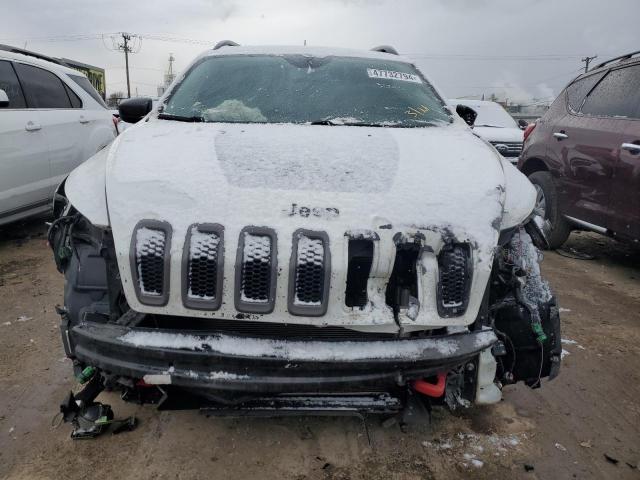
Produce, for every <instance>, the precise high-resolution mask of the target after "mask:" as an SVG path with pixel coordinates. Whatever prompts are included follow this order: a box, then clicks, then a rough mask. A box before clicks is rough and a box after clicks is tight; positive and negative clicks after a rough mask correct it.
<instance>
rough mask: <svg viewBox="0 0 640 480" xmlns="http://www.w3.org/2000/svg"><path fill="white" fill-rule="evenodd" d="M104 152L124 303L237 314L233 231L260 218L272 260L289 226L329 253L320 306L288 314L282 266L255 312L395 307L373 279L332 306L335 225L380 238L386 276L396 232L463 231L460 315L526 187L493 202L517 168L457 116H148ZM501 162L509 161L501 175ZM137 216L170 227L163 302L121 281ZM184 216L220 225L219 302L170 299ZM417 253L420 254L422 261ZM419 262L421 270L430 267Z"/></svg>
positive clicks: (379, 317)
mask: <svg viewBox="0 0 640 480" xmlns="http://www.w3.org/2000/svg"><path fill="white" fill-rule="evenodd" d="M105 156H106V162H105V163H106V169H105V182H106V199H107V207H108V214H109V222H110V224H111V228H112V231H113V235H114V241H115V246H116V251H117V255H118V263H119V268H120V273H121V277H122V279H123V286H124V289H125V294H126V296H127V300H128V302H129V304H130V305H131V306H132V308H134V309H135V310H138V311H142V312H162V313H171V314H177V315H189V316H215V317H223V318H230V317H231V318H236V316H237V313H238V312H237V311H235V310H234V307H233V305H234V300H233V298H234V297H233V272H234V261H235V251H236V248H237V246H238V238H239V235H240V231H241V230H242V229H243V228H244V227H246V226H263V227H269V228H272V229H274V230H275V231H276V234H277V247H278V257H277V258H278V265H279V266H281V268H280V269H279V271H280V272H285V271H286V267H287V266H288V265H289V260H290V257H291V248H292V236H293V234H294V232H295V231H296V230H298V229H301V228H304V229H308V230H313V231H322V232H326V233H327V235H328V238H329V242H330V246H331V247H330V248H331V255H332V258H331V263H332V271H331V296H332V298H331V301H330V302H329V310H328V312H327V314H326V315H324V316H321V317H317V318H312V317H294V316H291V315H288V313H287V308H286V307H287V304H286V298H287V281H286V278H283V281H279V282H278V284H277V296H276V309H275V311H274V312H273V313H272V314H270V315H266V316H265V317H270V318H265V320H270V321H276V316H277V315H282V316H285V315H286V317H287V318H286V321H287V322H289V323H296V322H297V323H313V324H319V325H323V324H343V325H351V326H355V327H357V326H358V325H371V324H374V325H378V326H380V328H382V329H384V328H387V327H389V328H392V327H391V326H394V325H395V322H394V319H393V315H392V314H391V312H390V311H387V310H388V309H385V307H384V305H382V307H381V306H380V304H381V303H382V304H384V300H383V296H384V291H383V290H382V291H381V292H378V293H380V295H382V297H380V298H377V299H370V300H371V301H372V302H373V305H372V306H371V308H369V309H364V310H363V311H359V312H354V311H352V309H348V308H346V307H345V306H344V304H345V302H344V285H345V281H346V265H347V257H346V255H347V248H346V245H347V241H346V237H345V234H357V233H361V232H373V233H374V234H375V236H377V237H378V238H379V245H380V248H379V253H380V257H379V258H377V257H376V259H375V260H374V261H375V262H377V263H376V265H374V271H375V272H378V274H379V276H380V277H381V278H383V280H385V282H386V280H388V275H389V274H390V273H391V269H392V267H393V259H394V255H395V253H394V252H395V246H394V243H393V238H394V236H397V234H398V233H401V234H403V235H405V236H406V237H408V238H412V237H413V236H415V235H419V236H420V237H422V238H425V244H426V245H428V246H429V247H430V248H429V249H432V250H433V252H431V255H437V253H438V251H439V250H440V248H441V246H442V244H443V241H444V239H445V237H452V236H453V237H454V238H455V239H456V240H457V241H462V242H469V243H470V245H471V246H472V248H473V261H474V275H473V290H474V292H475V293H472V296H471V298H470V301H469V307H468V309H467V313H466V314H465V315H464V316H462V317H458V318H452V319H447V321H446V323H447V324H448V325H455V324H458V325H464V324H469V323H471V322H472V321H473V320H474V319H475V316H476V315H477V311H478V309H479V306H480V301H481V298H482V292H483V291H484V286H485V285H486V282H487V280H488V275H489V273H490V270H491V259H492V255H493V249H494V247H495V245H496V242H497V237H498V233H499V230H500V226H501V223H502V227H503V228H504V226H505V222H506V223H509V222H511V223H513V221H514V218H516V219H517V218H518V217H523V216H526V215H527V214H528V213H529V211H530V208H531V206H532V205H530V203H531V202H532V198H533V196H534V195H533V193H532V192H528V191H527V190H526V189H527V188H530V186H527V185H528V182H526V179H525V180H524V182H525V183H523V184H522V185H518V190H519V191H520V192H521V193H522V194H520V193H519V194H518V198H515V197H514V198H515V200H514V198H512V201H511V202H510V203H511V204H513V206H512V208H511V212H506V214H505V215H503V214H504V213H505V212H503V207H504V203H505V197H506V196H507V194H506V193H505V186H506V183H507V180H508V179H509V178H514V179H515V180H516V181H517V182H521V181H522V179H521V178H519V177H522V175H520V174H519V173H518V172H517V171H515V169H512V167H511V166H510V165H508V164H506V162H503V161H501V159H500V157H499V156H497V155H496V153H495V151H494V150H493V149H491V148H490V147H488V146H487V145H485V144H484V143H483V142H482V141H481V140H480V139H478V138H476V137H475V136H474V135H473V134H472V133H471V131H470V130H469V129H468V128H467V127H466V126H462V125H459V124H453V125H450V126H443V127H432V128H368V127H345V126H312V125H279V124H270V125H258V124H256V125H249V124H219V123H211V124H204V123H181V122H175V121H166V120H159V119H154V118H151V119H150V120H149V121H148V122H145V123H142V124H139V125H137V126H136V127H135V128H131V129H129V130H127V131H126V132H125V133H124V134H122V135H121V136H120V137H119V139H118V141H117V142H114V144H113V145H112V146H111V149H110V151H109V152H108V154H107V155H105ZM505 168H511V169H512V171H509V172H508V173H509V175H505ZM514 172H515V173H514ZM79 177H80V175H79V174H77V173H76V172H74V174H72V178H70V179H69V182H68V184H69V183H72V184H73V183H78V178H79ZM522 178H524V177H522ZM523 186H524V188H522V187H523ZM531 190H532V191H533V189H532V188H531ZM529 193H531V195H529ZM520 197H522V198H520ZM529 197H531V198H529ZM70 199H71V200H72V202H75V201H76V199H75V198H72V196H70ZM518 199H519V200H518ZM508 200H509V199H508V198H507V201H508ZM527 210H528V211H527ZM507 217H509V219H508V220H505V219H506V218H507ZM143 219H147V220H161V221H164V222H168V223H169V224H170V225H171V229H172V239H171V277H170V284H171V286H172V287H171V288H170V297H169V302H168V304H167V305H166V306H163V307H153V306H146V305H142V304H141V303H140V302H138V300H137V298H136V293H135V290H134V287H133V285H132V272H131V268H130V263H129V254H130V249H131V246H132V243H131V237H132V234H133V231H134V228H135V226H136V224H137V223H138V222H139V221H140V220H143ZM195 223H215V224H220V225H222V226H223V227H224V237H225V240H224V241H225V252H228V253H229V254H228V255H227V254H225V260H224V272H225V279H224V290H223V301H222V307H221V308H220V310H218V311H215V312H207V311H198V310H191V309H187V308H186V307H184V306H183V303H182V300H181V292H180V287H179V286H180V284H181V269H182V264H181V258H182V252H183V249H184V246H185V237H186V235H187V231H188V230H189V227H190V226H191V225H193V224H195ZM429 249H427V250H429ZM432 260H433V259H432ZM429 261H431V260H428V259H427V260H425V262H426V263H425V262H423V266H424V268H425V272H426V269H427V268H430V265H431V264H429ZM433 261H435V260H433ZM385 272H386V273H385ZM429 273H430V275H431V277H433V271H431V272H429ZM385 274H386V275H387V277H386V279H384V276H385ZM373 275H374V274H372V276H373ZM432 280H433V279H432ZM432 280H430V281H426V280H424V281H423V287H424V288H425V289H428V288H431V287H433V286H434V285H433V283H432ZM385 282H383V283H385ZM370 294H371V292H370ZM433 295H435V292H434V293H433ZM381 298H382V300H381ZM427 300H428V299H425V301H424V302H423V307H422V308H421V310H420V314H419V316H418V317H417V319H416V320H415V321H414V323H415V324H416V325H435V324H438V322H440V323H442V319H440V318H439V317H438V316H437V312H436V309H435V301H433V302H431V301H427ZM376 301H377V304H376ZM376 308H377V310H376Z"/></svg>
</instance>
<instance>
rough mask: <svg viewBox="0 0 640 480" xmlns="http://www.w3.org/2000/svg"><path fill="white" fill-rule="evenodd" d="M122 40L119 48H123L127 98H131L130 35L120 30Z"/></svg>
mask: <svg viewBox="0 0 640 480" xmlns="http://www.w3.org/2000/svg"><path fill="white" fill-rule="evenodd" d="M122 40H123V41H124V43H123V44H121V45H120V49H121V50H124V68H125V70H126V71H127V98H131V85H130V83H129V52H130V51H131V47H129V40H131V35H129V34H128V33H124V32H122Z"/></svg>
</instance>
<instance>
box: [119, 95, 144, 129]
mask: <svg viewBox="0 0 640 480" xmlns="http://www.w3.org/2000/svg"><path fill="white" fill-rule="evenodd" d="M152 109H153V103H152V102H151V99H150V98H146V97H143V98H130V99H129V100H125V101H124V102H121V103H120V105H118V113H119V114H120V120H122V121H123V122H127V123H136V122H139V121H140V120H142V119H143V118H144V117H145V116H146V115H147V113H149V112H150V111H151V110H152Z"/></svg>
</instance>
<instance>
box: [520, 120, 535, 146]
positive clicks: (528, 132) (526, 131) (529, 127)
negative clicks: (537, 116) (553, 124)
mask: <svg viewBox="0 0 640 480" xmlns="http://www.w3.org/2000/svg"><path fill="white" fill-rule="evenodd" d="M534 128H536V122H532V123H530V124H529V125H527V128H525V129H524V140H523V141H524V142H526V141H527V138H529V135H531V132H533V129H534Z"/></svg>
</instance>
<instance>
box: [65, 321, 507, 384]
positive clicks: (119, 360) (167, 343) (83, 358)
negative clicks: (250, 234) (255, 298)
mask: <svg viewBox="0 0 640 480" xmlns="http://www.w3.org/2000/svg"><path fill="white" fill-rule="evenodd" d="M67 333H68V334H67ZM63 340H65V341H66V342H68V351H69V353H70V354H71V355H72V356H73V357H74V358H76V359H77V360H79V361H80V362H81V363H83V364H86V365H91V366H94V367H97V368H99V369H101V370H103V371H105V372H107V373H110V374H114V375H118V376H122V377H127V378H132V379H143V380H144V381H145V382H146V383H149V384H156V385H169V384H170V385H177V386H181V387H188V388H197V389H209V390H212V391H219V392H228V393H233V392H244V393H256V394H264V393H274V394H277V393H292V392H297V393H302V392H304V393H322V392H358V391H372V389H373V390H374V391H379V390H380V388H385V387H389V388H393V387H397V386H402V385H404V384H406V382H407V381H410V380H413V379H418V378H425V377H428V376H431V375H434V374H436V373H439V372H443V371H448V370H450V369H452V368H455V367H457V366H459V365H462V364H465V363H466V362H468V361H470V360H473V359H475V358H476V357H477V356H478V355H479V353H480V352H481V351H482V350H485V349H487V348H489V347H491V345H493V344H494V343H495V342H496V341H497V338H496V336H495V334H494V333H493V331H492V330H482V331H477V332H464V333H456V334H452V335H445V336H439V337H428V338H415V339H390V340H357V341H356V340H350V341H342V340H340V341H336V340H321V341H320V340H309V341H305V340H284V339H270V338H257V337H249V336H242V337H241V336H232V335H227V334H221V333H212V334H204V333H203V332H184V331H181V332H180V333H176V331H175V330H160V329H155V328H129V327H125V326H120V325H116V324H110V323H94V322H83V323H82V324H79V325H76V326H72V327H71V326H70V328H69V330H68V332H64V331H63Z"/></svg>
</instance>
